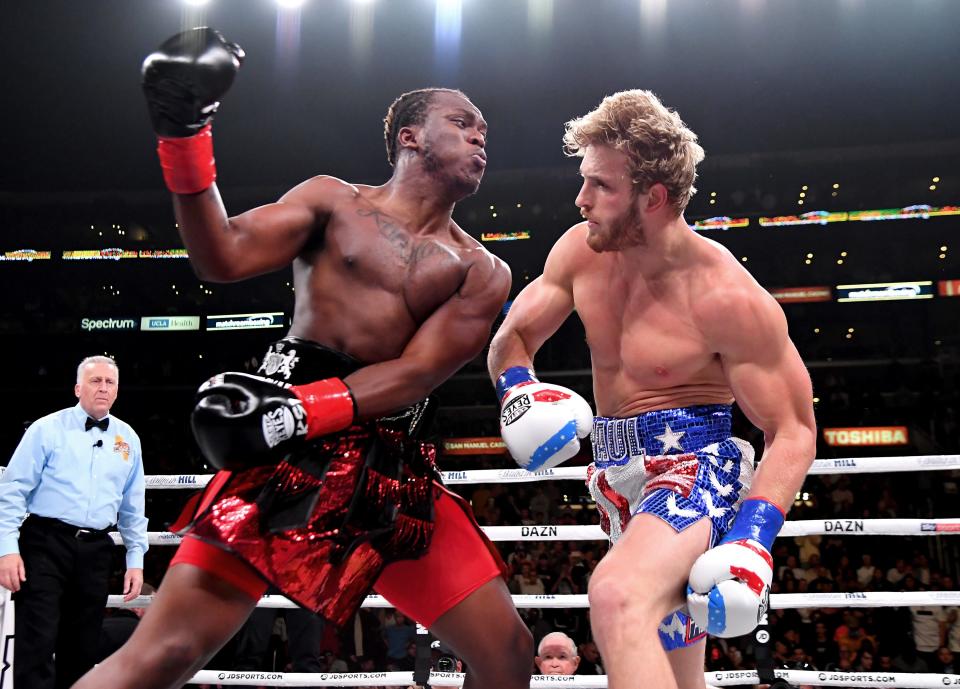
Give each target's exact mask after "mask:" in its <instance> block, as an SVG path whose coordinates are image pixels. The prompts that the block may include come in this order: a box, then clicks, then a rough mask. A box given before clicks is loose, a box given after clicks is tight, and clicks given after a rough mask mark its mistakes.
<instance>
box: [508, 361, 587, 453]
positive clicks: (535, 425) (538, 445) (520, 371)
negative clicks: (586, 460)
mask: <svg viewBox="0 0 960 689" xmlns="http://www.w3.org/2000/svg"><path fill="white" fill-rule="evenodd" d="M497 396H498V397H499V398H500V434H501V436H502V437H503V442H504V444H505V445H506V446H507V449H508V450H509V451H510V454H511V455H513V458H514V459H515V460H516V461H517V464H519V465H520V466H521V467H523V468H524V469H526V470H527V471H537V470H538V469H549V468H551V467H555V466H557V465H558V464H561V463H562V462H565V461H567V460H568V459H570V458H571V457H573V456H574V455H575V454H577V452H579V451H580V438H585V437H587V436H588V435H590V430H591V429H592V428H593V410H592V409H590V405H589V404H587V401H586V400H585V399H583V398H582V397H581V396H580V395H578V394H577V393H575V392H574V391H573V390H568V389H567V388H564V387H560V386H559V385H550V384H549V383H541V382H539V381H538V380H537V379H536V377H535V376H534V375H533V371H531V370H530V369H528V368H524V367H522V366H514V367H512V368H508V369H507V370H506V371H504V372H503V374H501V376H500V378H498V379H497Z"/></svg>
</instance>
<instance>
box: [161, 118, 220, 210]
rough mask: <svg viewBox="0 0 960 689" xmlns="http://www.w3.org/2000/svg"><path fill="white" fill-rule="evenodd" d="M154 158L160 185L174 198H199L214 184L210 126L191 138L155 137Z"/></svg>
mask: <svg viewBox="0 0 960 689" xmlns="http://www.w3.org/2000/svg"><path fill="white" fill-rule="evenodd" d="M157 155H158V156H160V167H161V168H162V169H163V181H164V182H166V184H167V189H169V190H170V191H172V192H173V193H174V194H198V193H200V192H201V191H204V190H205V189H209V188H210V186H211V185H212V184H213V183H214V182H215V181H216V180H217V168H216V167H215V165H214V160H213V132H212V131H211V129H210V125H209V124H208V125H207V126H206V127H204V128H203V129H201V130H200V131H199V132H197V133H196V134H194V135H193V136H184V137H170V136H161V137H158V139H157Z"/></svg>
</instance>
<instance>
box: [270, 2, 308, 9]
mask: <svg viewBox="0 0 960 689" xmlns="http://www.w3.org/2000/svg"><path fill="white" fill-rule="evenodd" d="M306 1H307V0H277V5H279V6H280V7H282V8H284V9H285V10H295V9H298V8H300V7H303V4H304V3H305V2H306Z"/></svg>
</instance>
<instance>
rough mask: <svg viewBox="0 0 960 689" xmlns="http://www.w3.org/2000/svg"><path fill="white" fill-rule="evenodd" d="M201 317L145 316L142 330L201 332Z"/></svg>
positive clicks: (142, 320)
mask: <svg viewBox="0 0 960 689" xmlns="http://www.w3.org/2000/svg"><path fill="white" fill-rule="evenodd" d="M199 329H200V316H144V317H143V318H141V319H140V330H199Z"/></svg>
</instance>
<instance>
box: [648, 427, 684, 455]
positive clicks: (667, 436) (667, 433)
mask: <svg viewBox="0 0 960 689" xmlns="http://www.w3.org/2000/svg"><path fill="white" fill-rule="evenodd" d="M686 434H687V432H686V431H680V432H679V433H674V432H673V431H672V430H670V424H666V427H665V429H664V431H663V435H655V436H653V437H654V438H656V439H657V440H659V441H660V442H661V443H662V444H663V449H662V450H661V452H669V451H670V450H680V451H681V452H683V446H682V445H681V444H680V438H682V437H683V436H685V435H686Z"/></svg>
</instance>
